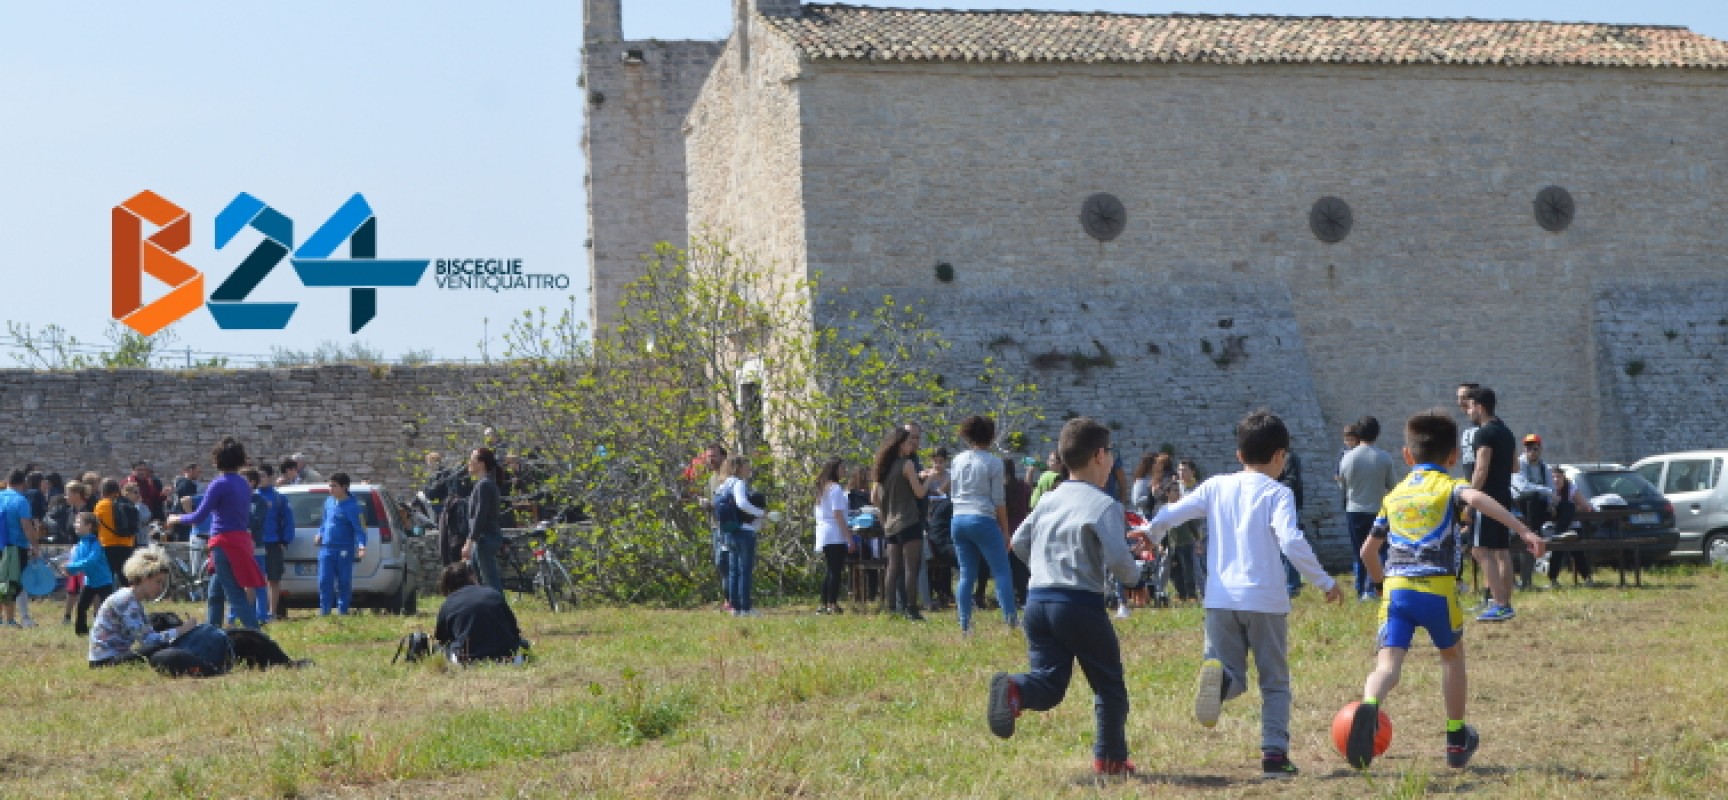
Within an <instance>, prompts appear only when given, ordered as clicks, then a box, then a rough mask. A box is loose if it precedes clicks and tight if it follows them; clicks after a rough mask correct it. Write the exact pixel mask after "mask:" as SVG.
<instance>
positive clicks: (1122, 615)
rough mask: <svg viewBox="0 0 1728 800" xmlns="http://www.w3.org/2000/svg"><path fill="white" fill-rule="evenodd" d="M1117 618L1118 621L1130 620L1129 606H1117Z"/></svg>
mask: <svg viewBox="0 0 1728 800" xmlns="http://www.w3.org/2000/svg"><path fill="white" fill-rule="evenodd" d="M1116 618H1117V619H1127V618H1128V607H1127V606H1117V607H1116Z"/></svg>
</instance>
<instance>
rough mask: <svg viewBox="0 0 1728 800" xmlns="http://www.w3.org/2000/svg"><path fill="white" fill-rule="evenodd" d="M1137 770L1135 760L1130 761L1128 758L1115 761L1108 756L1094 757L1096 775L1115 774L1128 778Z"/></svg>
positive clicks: (1093, 765)
mask: <svg viewBox="0 0 1728 800" xmlns="http://www.w3.org/2000/svg"><path fill="white" fill-rule="evenodd" d="M1136 772H1137V770H1135V769H1134V762H1132V761H1129V760H1128V759H1126V758H1124V759H1122V760H1121V761H1113V760H1111V759H1107V758H1094V759H1092V774H1094V775H1115V776H1120V777H1124V778H1126V777H1128V776H1131V775H1133V774H1135V773H1136Z"/></svg>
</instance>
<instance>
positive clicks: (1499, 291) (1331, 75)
mask: <svg viewBox="0 0 1728 800" xmlns="http://www.w3.org/2000/svg"><path fill="white" fill-rule="evenodd" d="M797 85H798V86H799V93H798V95H797V98H798V101H799V105H800V119H801V121H802V126H803V131H802V139H801V142H802V147H803V158H802V164H801V169H802V171H803V175H802V184H801V187H800V190H799V191H800V192H801V200H800V202H801V205H802V207H803V210H804V217H805V228H804V235H805V239H806V241H807V245H806V247H807V253H808V256H807V258H808V269H809V271H810V273H812V274H818V273H819V274H821V275H822V276H823V279H824V281H825V285H827V286H829V287H844V286H852V287H886V288H891V289H894V290H895V291H896V292H897V293H899V292H900V291H901V290H904V289H909V288H917V289H925V288H931V287H939V284H937V283H936V280H935V278H934V275H933V268H934V265H936V264H937V263H939V262H946V263H949V264H951V265H952V266H953V268H954V270H955V273H956V276H957V277H956V278H955V281H954V283H953V284H952V285H951V286H952V287H953V288H956V289H990V288H1006V287H1013V288H1015V289H1021V290H1029V291H1030V292H1031V294H1030V295H1028V297H1027V299H1026V300H1025V301H1023V302H1022V303H1019V304H1016V305H1009V306H1004V307H1002V308H999V309H998V312H999V313H1000V314H1001V316H1002V317H1003V318H1004V319H1008V320H1035V319H1041V318H1047V317H1053V316H1055V315H1057V314H1060V313H1064V311H1065V308H1064V306H1063V305H1061V304H1057V303H1054V302H1051V301H1049V300H1046V299H1045V298H1046V297H1060V298H1064V299H1063V301H1062V303H1064V304H1065V303H1069V300H1068V299H1067V298H1069V297H1070V296H1071V295H1070V293H1069V291H1068V290H1076V291H1079V292H1080V294H1081V295H1082V296H1084V297H1089V298H1092V299H1094V300H1097V301H1104V300H1106V299H1107V298H1130V299H1132V300H1133V301H1134V303H1135V304H1136V305H1135V306H1134V308H1136V311H1134V312H1130V313H1124V314H1121V315H1120V316H1119V317H1118V318H1117V319H1116V323H1117V324H1118V325H1119V326H1120V328H1121V329H1122V330H1123V331H1124V332H1130V331H1142V330H1148V329H1151V328H1153V326H1154V325H1155V323H1154V322H1153V320H1156V319H1157V318H1158V316H1159V315H1160V314H1161V313H1162V312H1163V311H1164V310H1165V309H1164V307H1163V303H1165V302H1167V301H1164V300H1160V299H1157V298H1159V297H1160V296H1161V295H1160V293H1159V292H1160V289H1161V288H1162V287H1165V286H1168V285H1170V284H1194V283H1211V284H1217V285H1219V286H1251V287H1253V286H1264V287H1282V288H1283V289H1284V290H1285V291H1287V292H1288V293H1289V296H1290V302H1291V307H1292V308H1293V309H1294V316H1295V319H1296V322H1297V327H1298V328H1299V330H1300V333H1301V340H1302V342H1303V343H1304V345H1305V346H1306V348H1307V363H1308V364H1309V366H1310V368H1311V370H1312V372H1313V379H1312V385H1313V387H1314V390H1315V392H1316V395H1317V397H1318V400H1319V405H1320V408H1321V411H1322V414H1323V418H1324V420H1325V425H1324V427H1325V430H1326V431H1329V432H1333V434H1332V435H1333V436H1335V435H1336V433H1335V432H1336V431H1337V430H1339V429H1341V428H1342V426H1343V425H1344V424H1345V423H1347V422H1349V421H1351V420H1354V419H1356V418H1357V417H1359V416H1361V415H1363V414H1374V415H1376V416H1378V417H1380V418H1381V420H1382V421H1383V422H1384V423H1385V426H1386V428H1387V430H1388V434H1389V435H1388V436H1386V437H1385V438H1384V439H1383V440H1382V444H1383V445H1385V446H1387V447H1388V449H1392V450H1393V451H1394V452H1396V448H1397V447H1398V445H1399V444H1400V439H1401V437H1400V435H1399V429H1400V428H1401V426H1400V424H1399V422H1400V421H1401V420H1402V419H1403V418H1404V417H1405V416H1407V415H1408V414H1410V413H1412V412H1414V411H1416V410H1419V409H1422V408H1427V407H1432V406H1435V405H1450V404H1451V398H1452V390H1453V387H1454V386H1455V384H1456V383H1457V382H1459V381H1463V380H1474V381H1479V382H1482V383H1485V384H1488V385H1490V386H1493V387H1494V388H1495V389H1497V390H1498V391H1499V393H1500V397H1501V411H1502V416H1503V417H1504V418H1505V419H1506V421H1507V423H1508V424H1509V425H1510V426H1511V427H1512V428H1513V430H1515V431H1518V432H1519V433H1523V432H1528V431H1537V432H1541V433H1542V434H1544V436H1545V437H1547V438H1549V440H1550V442H1551V443H1552V444H1551V449H1552V451H1553V453H1554V455H1555V456H1556V457H1561V458H1565V459H1568V460H1575V459H1591V458H1596V457H1599V456H1601V455H1604V454H1607V443H1608V442H1610V441H1611V440H1613V437H1614V436H1615V435H1616V433H1615V431H1616V426H1618V425H1621V424H1623V420H1622V419H1621V418H1620V416H1619V415H1618V414H1614V413H1604V412H1605V409H1604V408H1603V407H1602V405H1601V404H1600V398H1601V397H1602V396H1604V394H1605V392H1606V390H1607V389H1608V387H1607V386H1604V385H1602V384H1600V383H1599V377H1598V376H1599V374H1600V373H1601V371H1600V370H1599V369H1598V365H1597V364H1596V359H1597V357H1598V353H1597V348H1596V347H1594V346H1592V342H1593V339H1594V336H1593V329H1592V323H1591V308H1592V304H1593V303H1594V301H1595V297H1596V294H1597V291H1598V287H1599V286H1601V285H1604V284H1605V283H1608V282H1621V281H1625V280H1628V279H1631V280H1636V281H1641V282H1645V283H1649V284H1656V285H1661V284H1666V283H1669V282H1691V281H1697V280H1704V279H1711V278H1714V277H1715V273H1716V272H1717V271H1719V270H1720V268H1721V254H1722V253H1724V252H1725V250H1728V226H1723V225H1721V224H1718V221H1719V220H1721V219H1723V218H1724V216H1725V213H1728V138H1725V137H1723V136H1722V135H1721V133H1720V132H1721V131H1722V130H1723V129H1725V128H1728V105H1725V104H1723V103H1721V102H1718V101H1719V99H1720V98H1721V96H1722V94H1723V89H1724V88H1728V75H1724V74H1720V73H1707V72H1701V71H1673V70H1668V71H1650V70H1641V71H1634V70H1618V69H1584V68H1497V67H1479V68H1471V67H1457V68H1453V67H1435V66H1419V67H1418V66H1411V67H1361V66H1297V65H1267V66H1248V67H1243V66H1209V65H1152V64H1148V65H1123V66H1075V65H1070V66H1051V65H1004V66H987V65H976V64H952V65H949V64H887V65H853V64H835V63H829V62H814V63H807V64H804V65H803V67H802V73H801V75H800V77H799V79H798V82H797ZM707 101H708V99H707V98H704V102H707ZM1551 184H1556V185H1560V186H1564V187H1566V188H1567V189H1568V190H1569V191H1570V192H1571V193H1572V195H1573V197H1574V198H1575V199H1576V201H1577V209H1578V210H1577V218H1576V221H1575V222H1574V223H1573V224H1572V226H1571V227H1570V229H1568V230H1566V231H1564V232H1562V233H1558V234H1556V233H1550V232H1547V231H1545V230H1543V229H1542V228H1540V227H1539V226H1538V225H1537V224H1536V222H1535V220H1534V218H1533V214H1532V201H1533V198H1534V197H1535V195H1536V193H1537V192H1538V191H1539V190H1541V189H1542V188H1543V187H1545V186H1548V185H1551ZM778 191H779V190H777V189H774V188H773V187H772V186H763V187H759V188H758V189H757V190H756V193H757V194H758V196H760V197H761V198H762V200H761V201H760V202H762V203H764V204H778V203H781V202H785V201H786V200H788V199H789V197H788V196H787V195H785V194H783V193H781V194H776V193H775V192H778ZM1094 192H1111V193H1113V194H1115V195H1116V196H1118V197H1119V198H1121V199H1122V201H1123V202H1124V203H1125V205H1126V208H1127V215H1128V217H1127V228H1126V230H1125V231H1124V232H1123V233H1122V235H1121V236H1120V237H1119V238H1117V239H1115V240H1114V241H1111V242H1108V243H1100V242H1098V241H1095V240H1094V239H1092V238H1090V237H1089V236H1088V235H1087V234H1086V233H1085V231H1084V230H1083V229H1082V227H1081V224H1080V221H1079V212H1080V208H1081V203H1082V201H1083V200H1084V199H1085V198H1086V197H1087V196H1088V195H1091V194H1092V193H1094ZM1326 195H1332V196H1337V197H1340V198H1343V199H1344V200H1346V201H1348V202H1349V203H1350V204H1351V206H1352V208H1353V209H1354V212H1355V226H1354V229H1353V231H1352V232H1351V233H1350V235H1349V237H1348V238H1347V239H1345V240H1344V241H1343V242H1342V243H1339V244H1324V243H1322V242H1320V241H1318V240H1317V239H1316V238H1315V237H1314V236H1313V235H1312V234H1311V233H1310V231H1309V229H1308V214H1309V209H1310V207H1311V205H1312V204H1313V203H1314V201H1315V200H1317V199H1318V198H1320V197H1322V196H1326ZM937 290H938V291H940V288H937ZM1143 298H1144V299H1143ZM1243 316H1246V315H1238V322H1239V324H1240V323H1241V322H1243V321H1244V320H1243V319H1242V317H1243ZM1706 316H1707V315H1706ZM1713 321H1714V318H1712V322H1713ZM1006 332H1008V333H1013V331H1012V330H1008V331H1006ZM951 333H952V334H954V335H951V337H950V338H955V339H956V340H962V339H964V338H965V337H966V336H968V335H972V334H971V331H969V330H966V329H957V330H955V331H953V332H951ZM1076 344H1078V345H1079V346H1084V345H1085V342H1084V340H1082V341H1081V342H1078V343H1076ZM1262 363H1263V362H1253V361H1251V362H1249V363H1248V364H1246V365H1245V366H1244V368H1245V369H1255V368H1260V366H1261V364H1262ZM1702 363H1705V364H1708V363H1709V362H1702ZM1144 366H1146V367H1148V368H1150V367H1152V366H1153V364H1152V363H1150V362H1147V363H1146V364H1145V365H1144ZM1203 366H1204V365H1203ZM1206 368H1207V369H1212V367H1210V366H1206ZM1185 377H1191V376H1184V375H1175V376H1173V378H1174V380H1173V381H1172V382H1171V383H1172V384H1173V385H1182V384H1183V383H1184V380H1183V379H1184V378H1185ZM1169 391H1170V390H1168V389H1163V388H1157V387H1154V388H1153V389H1152V394H1151V395H1150V396H1139V397H1136V396H1132V395H1130V394H1128V393H1120V394H1116V395H1114V396H1110V397H1101V398H1100V402H1101V405H1100V406H1099V407H1098V408H1095V409H1090V410H1094V411H1096V412H1097V413H1099V414H1100V415H1102V416H1105V417H1112V418H1114V417H1122V416H1125V415H1126V414H1127V413H1129V412H1128V408H1129V407H1131V406H1133V405H1136V404H1152V405H1168V404H1169V400H1168V398H1169V394H1168V393H1169ZM1718 397H1720V395H1718ZM1229 400H1230V399H1229V398H1220V399H1219V402H1228V401H1229ZM1054 410H1056V411H1060V410H1061V408H1060V407H1057V408H1056V409H1054ZM1328 445H1329V443H1328Z"/></svg>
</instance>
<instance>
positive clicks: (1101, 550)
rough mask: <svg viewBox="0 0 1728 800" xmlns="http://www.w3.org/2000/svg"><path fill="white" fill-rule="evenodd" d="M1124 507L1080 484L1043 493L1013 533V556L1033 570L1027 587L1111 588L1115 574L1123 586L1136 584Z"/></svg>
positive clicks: (1067, 483)
mask: <svg viewBox="0 0 1728 800" xmlns="http://www.w3.org/2000/svg"><path fill="white" fill-rule="evenodd" d="M1127 537H1128V523H1127V521H1126V520H1125V519H1124V518H1123V516H1122V504H1121V503H1118V502H1116V501H1115V499H1113V498H1111V497H1110V495H1107V494H1105V493H1104V490H1102V489H1099V488H1098V487H1096V486H1093V485H1092V484H1090V483H1087V482H1085V481H1080V480H1069V481H1064V482H1063V483H1062V485H1060V486H1057V487H1056V488H1055V489H1052V490H1050V491H1048V492H1045V493H1044V497H1043V498H1042V499H1040V500H1039V501H1038V507H1037V508H1034V509H1032V513H1031V514H1030V515H1028V516H1027V517H1026V521H1025V522H1022V523H1020V528H1019V529H1018V530H1016V531H1014V540H1013V547H1014V554H1015V555H1017V556H1019V557H1020V560H1021V561H1024V562H1026V566H1027V568H1028V569H1030V570H1031V572H1032V580H1031V582H1030V583H1029V584H1028V588H1030V589H1069V590H1080V591H1087V592H1096V593H1098V594H1100V595H1103V594H1105V593H1106V592H1108V591H1109V590H1110V583H1109V581H1108V580H1107V578H1108V577H1109V576H1111V575H1114V576H1115V578H1116V580H1118V581H1121V582H1122V583H1123V585H1125V586H1135V585H1138V584H1139V583H1140V566H1139V565H1138V564H1136V563H1134V556H1133V554H1132V553H1129V552H1128V538H1127Z"/></svg>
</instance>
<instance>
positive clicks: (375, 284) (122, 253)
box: [113, 191, 432, 336]
mask: <svg viewBox="0 0 1728 800" xmlns="http://www.w3.org/2000/svg"><path fill="white" fill-rule="evenodd" d="M113 220H114V221H113V248H114V252H113V282H114V297H113V313H114V318H115V319H117V320H120V321H121V322H124V323H125V324H126V325H128V326H130V327H131V328H132V329H133V330H135V331H138V332H139V333H141V334H144V335H145V336H150V335H153V334H155V333H156V332H158V331H160V330H162V329H163V328H165V327H167V326H169V325H171V324H173V323H174V322H176V321H178V320H180V319H182V318H184V317H185V316H186V315H187V314H190V313H192V312H193V311H195V310H197V308H198V306H199V305H201V304H202V305H204V306H205V307H206V308H208V309H209V310H210V316H211V317H212V318H214V319H215V320H216V325H217V326H218V327H220V328H223V329H225V330H282V329H283V328H286V327H288V320H289V319H291V318H292V317H293V316H294V310H295V309H296V308H297V307H298V304H297V303H286V302H260V301H250V300H248V299H247V298H248V297H249V296H250V295H251V294H252V291H253V290H254V289H256V288H258V284H259V283H261V282H263V280H264V279H265V278H267V277H269V275H270V271H271V270H273V269H275V268H276V265H278V264H280V263H282V259H283V258H285V257H287V256H288V254H289V253H290V252H292V253H293V257H292V258H290V259H289V261H290V263H291V264H293V266H294V271H295V273H297V274H298V275H299V277H300V283H301V284H302V285H304V286H307V287H335V288H345V289H348V296H349V314H348V329H349V332H350V333H359V332H360V329H361V328H364V327H366V324H367V323H368V322H371V321H372V319H373V317H376V316H377V314H378V289H379V288H380V287H386V286H414V285H416V284H418V283H419V282H420V278H421V276H422V275H424V274H425V272H426V268H427V267H428V266H429V265H430V264H431V263H432V262H431V260H429V259H380V258H378V257H377V256H378V216H377V215H376V214H374V213H373V212H372V206H371V205H370V204H368V203H367V202H366V197H365V196H364V195H361V194H359V193H355V194H354V196H353V197H350V198H348V202H346V203H343V204H342V207H341V208H338V209H337V210H336V213H334V214H332V215H330V218H329V219H327V220H325V221H324V224H323V225H320V226H318V230H316V231H314V232H313V233H312V236H311V238H309V239H307V240H306V241H305V242H304V243H302V244H301V245H300V247H299V249H297V250H296V249H295V248H294V221H293V220H292V219H290V218H289V217H288V216H287V215H286V214H283V213H282V212H280V211H277V210H276V209H274V208H272V207H270V205H269V204H267V203H265V202H264V201H262V200H259V199H258V198H256V197H253V196H252V195H250V194H247V193H245V192H241V193H240V194H238V195H235V197H234V199H233V200H230V201H229V202H228V205H226V206H224V207H223V209H222V211H221V212H219V213H217V215H216V249H217V250H221V249H223V248H224V247H226V246H228V244H229V243H230V242H232V241H233V240H234V237H235V236H236V235H238V234H239V233H240V232H241V231H243V230H245V229H246V228H251V229H253V230H255V231H258V232H259V233H260V234H263V236H264V239H263V241H261V242H259V243H258V245H257V246H256V247H254V248H252V252H251V253H250V254H248V255H247V256H246V258H245V259H244V260H243V261H241V262H240V265H239V266H238V267H235V268H234V271H233V272H232V273H230V274H229V276H228V278H227V280H224V281H222V283H221V285H219V286H217V287H216V291H215V292H213V293H211V295H210V301H209V302H208V303H204V276H203V275H202V274H201V273H199V272H198V271H197V270H195V269H193V268H192V267H191V266H190V265H188V264H187V263H186V262H184V261H181V260H180V259H178V258H175V257H174V256H172V255H171V254H172V253H176V252H179V251H180V250H182V249H184V248H185V247H186V245H188V244H190V243H191V241H192V216H191V215H190V214H188V213H186V211H185V210H184V209H182V208H180V207H179V206H176V205H174V204H173V203H170V202H168V201H167V200H164V199H163V198H162V197H161V196H159V195H157V194H155V193H154V192H150V191H143V192H139V193H138V194H137V195H136V196H134V197H132V199H130V200H127V201H126V202H124V203H121V204H120V205H118V206H115V208H114V218H113ZM141 220H142V221H148V222H150V223H151V224H153V225H156V226H157V227H159V228H160V230H158V231H157V232H156V233H155V234H153V235H152V236H150V237H149V238H148V239H145V238H143V225H142V222H141ZM343 242H347V243H348V257H347V258H332V257H331V255H332V254H333V253H335V252H336V249H337V248H338V247H340V246H341V245H342V243H343ZM145 274H148V275H150V276H152V277H154V278H156V279H157V280H160V281H162V282H164V283H167V284H168V285H170V286H172V287H173V288H172V289H171V290H170V291H169V292H168V294H166V295H164V296H163V297H161V298H158V299H157V300H156V301H155V302H152V303H150V304H149V305H147V306H146V305H143V275H145Z"/></svg>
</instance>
